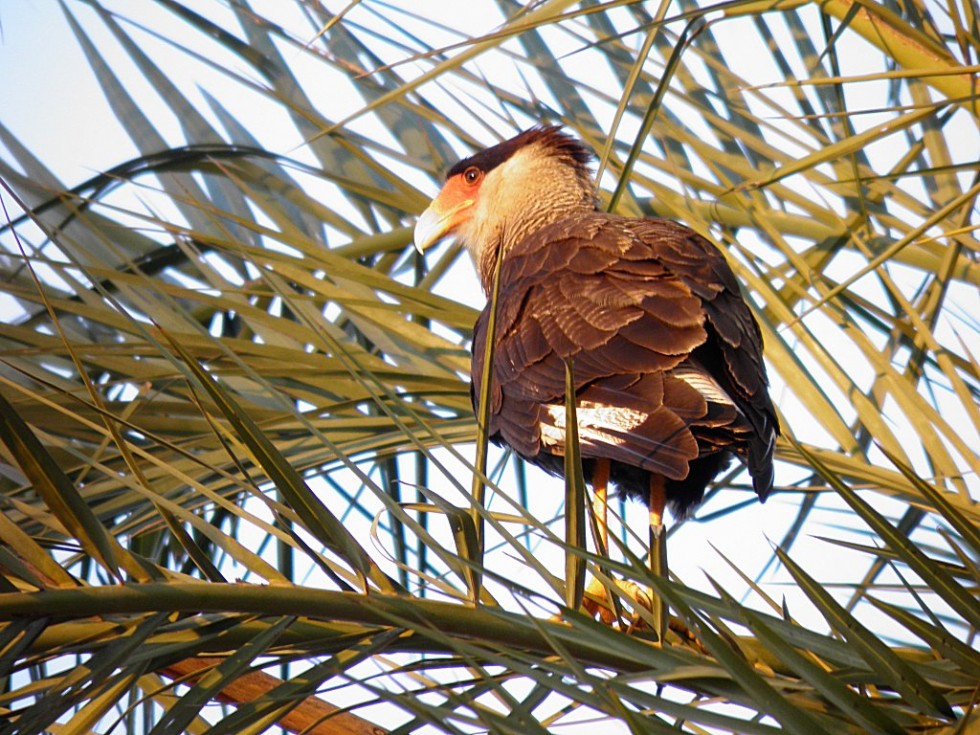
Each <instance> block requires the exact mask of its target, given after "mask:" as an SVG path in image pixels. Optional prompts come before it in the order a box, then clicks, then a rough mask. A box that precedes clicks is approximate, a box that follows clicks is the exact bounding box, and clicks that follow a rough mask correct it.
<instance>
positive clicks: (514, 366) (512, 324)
mask: <svg viewBox="0 0 980 735" xmlns="http://www.w3.org/2000/svg"><path fill="white" fill-rule="evenodd" d="M500 277H501V289H500V296H499V298H498V317H497V334H496V339H495V355H494V391H493V394H492V418H491V434H495V435H498V437H499V439H501V440H503V441H504V442H506V443H507V444H509V445H510V446H512V447H513V448H514V449H515V450H516V451H517V452H518V453H519V454H521V455H522V456H524V457H526V458H528V459H530V460H531V461H540V460H541V458H542V455H560V454H562V453H563V451H564V444H563V442H564V408H563V404H564V381H565V367H564V361H565V360H568V359H571V360H572V364H573V366H574V371H575V378H576V393H577V397H578V408H577V411H578V418H579V433H580V438H581V441H582V452H583V455H584V456H586V457H605V458H608V459H610V460H613V461H615V462H621V463H623V464H625V465H630V466H633V467H637V468H639V469H641V470H645V471H648V472H655V473H657V474H661V475H663V476H665V477H667V478H669V479H671V480H683V479H684V478H685V477H686V476H687V474H688V467H689V464H690V462H691V461H692V460H694V459H696V458H697V457H698V456H701V455H705V454H710V453H713V452H722V451H735V452H737V453H739V454H742V455H743V456H745V457H746V458H747V459H748V461H749V468H750V471H751V473H752V475H753V477H754V479H755V485H756V490H757V492H759V494H760V496H762V497H764V496H765V494H766V493H768V491H769V489H771V486H772V468H771V466H772V440H773V438H774V432H775V430H776V419H775V413H774V411H773V409H772V405H771V403H770V402H769V398H768V392H767V389H766V378H765V369H764V366H763V364H762V341H761V336H760V333H759V329H758V326H757V325H756V323H755V320H754V318H753V317H752V314H751V312H750V311H749V309H748V307H747V306H746V305H745V303H744V301H743V300H742V298H741V296H740V294H739V291H738V284H737V281H736V280H735V277H734V275H733V274H732V272H731V269H730V268H729V266H728V264H727V262H726V261H725V259H724V257H723V256H722V255H721V253H719V252H718V250H717V249H716V248H714V246H712V245H711V244H710V243H708V242H707V241H706V240H704V239H703V238H701V237H699V236H698V235H697V234H696V233H694V232H693V231H692V230H690V229H688V228H686V227H683V226H682V225H679V224H676V223H673V222H668V221H662V220H652V219H648V220H636V219H624V218H619V217H613V216H610V215H606V214H603V213H598V212H597V213H590V214H587V215H580V216H576V217H574V218H569V219H566V220H562V221H560V222H557V223H555V224H552V225H549V226H548V227H545V228H543V229H542V230H540V231H538V232H536V233H535V234H533V235H531V236H530V237H528V238H526V239H525V240H523V241H522V242H521V243H519V244H518V245H517V246H515V248H514V249H513V250H512V251H511V252H510V253H508V255H507V257H506V258H505V260H504V262H503V264H502V266H501V274H500ZM487 316H488V312H487V310H486V309H485V310H484V313H483V314H481V317H480V319H479V320H478V322H477V325H476V331H475V335H474V359H473V381H474V385H479V381H480V376H481V373H482V364H483V349H484V342H485V339H486V336H485V328H486V327H485V325H486V320H487Z"/></svg>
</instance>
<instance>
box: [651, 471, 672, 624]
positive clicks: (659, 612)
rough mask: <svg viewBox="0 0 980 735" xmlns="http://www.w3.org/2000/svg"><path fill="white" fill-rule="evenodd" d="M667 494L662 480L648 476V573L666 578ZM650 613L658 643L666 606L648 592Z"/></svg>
mask: <svg viewBox="0 0 980 735" xmlns="http://www.w3.org/2000/svg"><path fill="white" fill-rule="evenodd" d="M666 505H667V493H666V490H665V488H664V478H663V477H657V476H655V475H651V476H650V571H651V572H653V573H654V574H655V575H657V576H658V577H664V578H666V577H667V534H666V533H664V508H665V506H666ZM650 600H651V603H652V604H651V606H650V612H651V613H652V614H653V623H654V630H655V631H656V632H657V636H658V638H659V640H660V641H663V639H664V634H665V633H666V632H667V620H668V617H667V604H666V603H665V602H664V600H663V598H661V597H660V595H658V594H657V593H656V591H654V590H651V591H650Z"/></svg>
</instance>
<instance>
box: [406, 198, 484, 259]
mask: <svg viewBox="0 0 980 735" xmlns="http://www.w3.org/2000/svg"><path fill="white" fill-rule="evenodd" d="M444 195H445V190H443V191H442V192H440V194H439V196H437V197H436V198H435V199H433V200H432V204H430V205H429V207H428V209H426V210H425V211H424V212H422V214H421V215H420V216H419V218H418V221H417V222H416V223H415V249H416V250H418V251H419V252H420V253H422V252H425V249H426V248H427V247H429V246H430V245H432V244H433V243H435V242H437V241H438V240H440V239H441V238H443V237H445V236H446V235H448V234H449V233H450V232H452V231H453V230H454V229H456V228H457V227H458V226H459V225H460V224H461V223H462V222H463V220H465V219H466V217H465V215H464V212H465V211H466V210H467V209H469V208H470V207H472V206H473V200H472V199H461V200H459V201H457V202H455V203H453V204H452V205H450V206H448V207H447V206H446V205H447V202H445V201H444V199H445V198H446V197H445V196H444Z"/></svg>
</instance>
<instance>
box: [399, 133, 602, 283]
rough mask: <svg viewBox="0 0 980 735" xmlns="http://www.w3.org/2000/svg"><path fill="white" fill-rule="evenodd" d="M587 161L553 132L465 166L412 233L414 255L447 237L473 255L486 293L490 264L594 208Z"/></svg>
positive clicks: (456, 169) (579, 148) (525, 136)
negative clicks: (523, 241) (546, 227)
mask: <svg viewBox="0 0 980 735" xmlns="http://www.w3.org/2000/svg"><path fill="white" fill-rule="evenodd" d="M591 160H592V153H591V151H589V149H588V148H586V147H585V146H584V145H583V144H582V143H581V142H579V141H578V140H577V139H575V138H573V137H572V136H570V135H568V134H567V133H564V132H562V131H561V129H560V128H558V127H556V126H535V127H533V128H530V129H529V130H525V131H524V132H523V133H520V134H519V135H517V136H515V137H514V138H511V139H510V140H507V141H504V142H503V143H499V144H497V145H495V146H492V147H490V148H486V149H485V150H482V151H480V152H479V153H477V154H476V155H473V156H470V157H469V158H465V159H463V160H462V161H460V162H459V163H457V164H456V165H455V166H453V167H452V168H451V169H449V173H448V174H446V183H445V184H443V187H442V191H440V192H439V195H438V196H437V197H436V198H435V199H433V200H432V203H431V204H430V205H429V207H428V209H426V210H425V211H424V212H423V213H422V215H421V216H420V217H419V219H418V222H417V223H416V225H415V247H416V248H417V249H418V250H419V252H423V251H424V250H425V248H427V247H429V246H430V245H432V244H433V243H435V242H437V241H438V240H440V239H442V238H443V237H446V236H449V235H454V236H455V237H456V238H457V240H459V241H460V242H461V243H462V244H463V245H464V246H466V248H467V249H468V250H469V251H470V253H471V254H472V255H473V258H474V260H475V261H476V263H477V268H478V270H479V271H480V277H481V280H482V281H483V286H484V288H485V289H487V290H488V291H489V288H490V283H489V281H490V279H491V278H492V273H493V264H494V262H495V261H496V257H497V252H498V250H500V248H504V249H505V250H506V249H508V248H510V247H511V246H513V245H515V244H516V243H517V242H519V241H520V240H521V239H522V238H524V237H526V236H527V235H529V234H530V233H532V232H534V231H535V230H537V229H539V228H541V227H543V226H544V225H547V224H550V223H551V222H555V221H557V220H559V219H561V218H563V217H566V216H568V215H570V214H573V213H575V212H577V211H582V210H593V209H595V206H596V190H595V184H594V183H593V179H592V174H591V172H590V171H589V169H588V163H589V162H590V161H591Z"/></svg>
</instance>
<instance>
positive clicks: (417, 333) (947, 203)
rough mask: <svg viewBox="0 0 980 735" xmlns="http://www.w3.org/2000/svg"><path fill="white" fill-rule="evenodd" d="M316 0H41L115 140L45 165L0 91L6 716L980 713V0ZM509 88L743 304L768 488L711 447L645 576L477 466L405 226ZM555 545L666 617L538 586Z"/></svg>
mask: <svg viewBox="0 0 980 735" xmlns="http://www.w3.org/2000/svg"><path fill="white" fill-rule="evenodd" d="M336 5H337V7H334V6H333V5H331V6H330V8H331V10H328V9H327V8H326V7H325V6H324V4H322V3H318V2H305V1H301V0H297V2H295V3H290V4H287V3H277V4H271V5H269V6H268V7H265V8H260V7H259V6H260V3H257V2H256V3H247V2H244V0H234V1H232V2H227V3H207V2H201V3H181V2H176V1H173V0H157V2H150V0H142V2H140V3H135V4H134V3H127V4H122V3H121V4H119V7H118V8H116V9H114V8H112V7H110V5H109V3H107V2H105V3H100V2H97V1H96V0H88V1H85V2H82V1H81V0H79V1H76V2H70V1H67V0H66V2H64V3H62V6H61V12H62V13H63V18H64V22H65V23H66V27H67V28H68V29H69V31H70V34H71V39H72V41H71V43H72V45H73V49H74V50H75V51H76V52H78V53H79V54H81V55H83V56H84V59H85V61H86V64H87V71H86V73H90V74H91V75H92V77H93V78H94V79H95V80H96V81H97V83H98V85H99V88H100V90H101V93H102V95H103V98H104V99H100V100H97V101H96V102H95V103H93V106H92V108H91V109H90V110H84V111H79V114H80V115H97V116H100V118H99V119H104V120H107V123H106V125H107V128H106V130H107V134H110V133H109V132H108V131H115V130H118V131H119V135H120V140H119V141H118V143H119V150H123V151H125V150H127V149H128V150H129V153H124V154H122V155H121V156H120V158H118V159H116V160H111V161H90V162H89V164H90V165H91V166H92V167H93V168H98V169H100V170H102V171H104V172H103V173H98V174H96V175H93V176H91V177H90V178H87V179H86V180H83V181H75V180H68V181H65V180H63V177H62V174H61V173H60V171H59V165H58V161H56V160H47V158H48V157H47V154H46V151H45V150H44V149H42V148H39V147H37V145H36V144H35V143H34V142H33V138H32V136H31V134H30V133H31V131H30V130H29V129H27V128H25V127H24V126H25V123H24V121H25V120H27V121H30V119H31V118H30V114H29V111H25V110H16V111H15V110H11V109H9V108H5V109H4V111H3V112H2V113H0V144H2V148H0V186H2V189H0V200H2V202H3V205H4V208H5V211H6V213H7V215H6V216H7V220H6V222H5V223H4V224H2V226H0V244H2V251H0V263H2V268H3V277H2V279H0V289H2V298H3V302H2V303H3V304H4V311H5V318H4V319H3V320H2V324H0V444H2V447H0V470H2V472H0V497H2V504H0V573H2V574H0V677H3V678H2V681H3V684H4V687H3V689H2V692H0V713H2V715H3V717H2V718H0V729H3V730H4V731H14V732H20V733H35V732H55V733H59V734H60V733H81V732H89V731H96V732H109V731H114V732H120V731H126V732H143V731H146V732H151V733H153V734H154V735H155V734H156V733H164V732H182V731H185V730H186V731H189V732H201V733H205V732H206V733H213V734H215V735H217V734H218V733H224V732H236V733H237V732H263V731H265V730H266V729H268V728H271V727H273V726H274V725H278V726H280V727H285V728H288V729H292V730H294V731H300V730H304V728H311V729H307V730H306V731H307V732H372V731H376V730H374V728H375V727H377V728H381V729H385V730H391V731H392V732H410V731H415V730H422V731H429V732H450V733H460V732H479V731H489V732H494V733H514V732H521V733H537V732H547V731H550V730H552V729H555V730H556V731H560V732H566V731H572V732H575V731H590V732H591V731H593V730H594V728H596V727H598V726H600V725H598V724H597V721H599V722H602V721H607V722H605V723H604V724H602V725H601V726H604V727H605V726H608V727H612V728H614V729H615V730H616V731H617V732H635V733H639V732H644V733H646V732H694V733H702V732H745V733H772V732H776V731H781V730H785V731H788V732H794V733H795V732H798V733H835V734H836V733H845V732H846V733H869V732H870V733H903V732H909V731H923V732H949V733H953V732H965V731H966V729H967V728H968V727H969V726H970V722H971V721H972V722H973V724H974V726H975V719H974V718H975V715H974V710H975V707H976V703H977V699H978V696H980V695H978V692H980V690H978V682H980V661H978V658H977V656H976V653H975V651H974V648H973V647H974V645H975V635H976V631H977V628H978V626H980V606H978V604H977V587H978V581H980V579H978V556H980V534H978V531H977V526H978V523H977V521H978V510H977V506H976V502H975V500H974V495H975V494H976V491H977V470H978V465H980V461H978V456H977V452H976V448H977V446H980V439H978V430H980V409H978V401H977V397H978V390H980V380H978V377H980V375H978V372H980V370H978V362H977V356H976V346H977V344H978V341H977V334H978V332H980V329H978V323H977V313H978V312H977V301H976V287H977V285H978V283H980V264H978V262H977V251H978V242H977V238H976V227H977V217H976V211H977V209H976V200H977V195H978V193H980V176H978V172H977V168H976V158H977V151H978V149H980V138H978V135H977V129H978V126H977V123H978V119H980V97H978V88H977V70H978V65H977V64H978V62H977V57H978V55H980V42H978V40H977V39H978V38H980V33H978V16H977V12H976V7H975V6H974V5H972V4H971V3H970V1H969V0H953V2H950V3H942V4H940V3H933V2H925V3H915V2H910V1H905V0H900V1H899V2H888V3H884V2H864V3H856V2H852V1H851V0H828V2H824V3H821V4H817V3H811V2H803V1H801V0H788V1H787V2H780V1H775V0H774V1H769V0H765V1H760V0H733V1H732V2H725V3H719V4H715V5H709V4H702V5H698V4H695V3H691V2H688V1H687V0H681V1H680V2H676V3H666V2H665V3H660V4H658V3H655V2H645V3H641V2H585V3H573V2H566V1H565V0H543V1H542V2H538V3H535V4H531V5H528V6H526V7H525V6H521V5H519V4H517V3H514V2H509V1H508V0H499V1H498V2H497V3H496V4H490V3H489V2H486V3H478V4H473V5H471V6H467V7H468V8H470V10H469V11H463V12H461V13H460V14H459V15H458V17H456V18H454V19H452V20H451V21H450V20H446V19H443V18H441V17H439V16H440V13H437V12H434V11H432V10H431V9H426V8H424V4H423V6H422V7H423V9H422V10H417V9H414V10H413V9H412V8H416V7H419V6H417V4H412V3H405V7H400V6H394V5H390V4H387V3H381V2H370V1H368V0H363V1H362V2H353V3H350V4H349V5H343V4H340V3H338V4H336ZM331 11H334V12H335V13H336V14H333V13H332V12H331ZM0 14H2V12H0ZM454 24H456V25H454ZM457 26H458V27H460V28H464V30H457ZM37 53H39V54H40V53H43V51H42V50H40V49H39V50H38V52H37ZM24 62H25V63H27V64H29V63H31V60H30V59H25V60H24ZM15 112H16V113H17V114H15ZM540 120H548V121H553V122H559V123H561V124H563V125H565V126H566V127H567V128H568V129H569V130H572V131H574V132H575V133H576V134H578V135H579V136H581V137H582V138H583V139H584V140H585V141H586V142H588V143H589V144H590V145H592V146H593V147H594V148H595V150H596V152H597V155H598V161H597V169H598V172H599V175H600V176H601V181H602V184H603V188H604V197H605V199H604V202H605V203H606V204H607V205H608V207H609V208H610V209H611V210H613V211H617V212H621V213H625V214H630V215H651V216H664V217H669V218H672V219H678V220H681V221H683V222H685V223H686V224H688V225H690V226H691V227H693V228H695V229H696V230H698V231H699V232H701V233H702V234H704V235H705V236H707V237H709V238H710V239H712V240H713V241H714V242H716V243H718V244H719V245H721V246H722V248H723V249H724V250H725V252H726V253H727V254H728V255H729V256H730V260H731V261H732V263H733V266H734V268H735V270H736V272H737V274H738V275H739V277H740V279H741V280H742V283H743V285H744V286H745V291H746V294H747V297H748V298H749V300H750V301H751V303H752V305H753V307H754V308H755V309H756V312H757V316H758V318H759V321H760V324H761V326H762V329H763V332H764V336H765V341H766V350H767V359H768V362H769V368H770V374H771V377H772V380H773V395H774V398H775V400H776V403H777V404H778V406H779V408H780V412H781V418H782V420H783V425H784V437H783V438H782V439H781V440H780V444H779V446H778V451H777V454H778V459H779V467H778V473H777V484H778V488H777V493H776V495H775V497H774V498H773V499H772V500H771V501H770V503H769V504H768V505H767V506H766V507H765V509H764V510H762V509H760V508H759V506H757V505H756V504H755V503H754V502H753V501H751V500H748V498H750V497H751V494H750V493H749V492H748V487H747V484H746V482H745V479H744V477H742V476H741V473H740V472H739V471H733V472H732V473H731V474H730V475H728V476H726V477H723V478H720V481H719V482H718V483H717V486H715V487H713V488H712V490H711V491H710V493H709V500H708V502H707V504H706V506H705V508H704V509H703V511H702V513H701V514H700V518H699V519H698V520H696V521H694V522H687V523H685V524H682V525H679V526H677V527H675V528H674V529H673V530H672V533H671V539H670V545H669V546H670V553H671V556H672V565H671V566H672V569H674V571H675V572H676V576H673V577H672V578H671V579H669V580H664V579H659V578H656V577H654V576H653V575H651V574H650V573H649V571H648V570H647V568H646V566H645V564H644V563H643V561H642V560H643V556H644V553H645V549H644V546H643V544H644V541H643V540H641V539H639V538H637V537H636V536H635V535H633V534H632V533H631V531H630V528H631V524H630V523H628V520H629V519H628V518H626V517H624V518H623V519H622V522H620V523H619V524H618V525H617V526H616V529H617V533H616V534H615V535H614V542H615V543H614V549H613V552H614V553H613V554H612V557H611V559H610V560H608V561H606V560H603V559H600V558H599V557H597V556H596V555H595V554H593V553H591V552H589V551H588V550H587V549H586V548H579V547H574V548H573V547H570V546H569V545H567V544H566V543H565V542H564V540H563V536H564V534H563V524H562V523H561V515H562V513H563V512H564V511H563V508H562V500H563V498H564V494H563V492H562V487H561V484H560V483H555V482H553V481H549V480H546V479H545V478H543V477H542V476H541V475H539V474H535V473H533V472H531V471H529V470H527V469H525V468H524V467H523V466H522V465H520V464H519V463H517V462H516V461H515V460H513V458H511V457H509V456H508V455H506V454H504V453H500V452H495V451H494V450H491V451H490V452H489V455H488V460H487V463H486V465H485V466H484V465H483V464H482V463H481V462H479V461H477V462H474V455H475V451H474V447H475V446H477V448H480V449H482V448H483V447H484V445H485V442H484V440H482V439H481V438H480V437H479V432H478V430H477V422H476V420H475V419H474V416H473V413H472V411H471V408H470V397H469V392H470V387H469V385H468V381H467V379H466V376H467V375H468V365H469V357H468V339H469V338H470V335H471V328H472V324H473V322H474V319H475V316H476V313H477V309H479V308H480V307H481V306H482V302H481V301H480V300H479V299H478V298H477V297H476V296H475V289H474V285H473V284H475V281H474V280H473V277H472V272H471V266H470V264H469V263H468V262H467V260H466V257H465V256H464V255H461V253H460V251H459V249H458V248H457V247H455V246H452V245H449V246H445V247H442V248H440V249H438V250H437V251H435V253H434V254H432V255H429V256H428V258H427V260H426V261H422V260H421V259H420V257H419V256H418V255H417V254H415V252H414V251H413V250H412V247H411V231H412V221H413V217H414V215H415V214H417V213H418V212H420V211H421V210H422V209H423V207H424V206H425V204H426V201H427V200H428V196H429V195H430V194H431V193H432V192H433V191H434V189H435V185H436V182H438V180H439V178H440V177H441V174H442V172H443V171H444V170H445V168H446V166H447V165H448V164H450V163H452V162H453V161H455V160H456V159H457V158H458V157H460V156H461V155H463V154H465V153H467V152H468V151H472V150H473V149H474V148H476V147H481V146H483V145H487V144H490V143H492V142H495V141H497V140H499V139H503V138H505V137H509V136H510V135H511V134H513V132H515V131H516V130H518V129H520V128H523V127H526V126H528V125H530V124H532V123H534V122H537V121H540ZM64 125H65V133H66V134H71V125H72V121H71V120H70V119H66V120H65V123H64ZM18 126H20V127H18ZM123 136H124V137H123ZM474 466H476V467H477V468H482V469H477V470H474ZM474 472H476V482H473V481H472V478H473V477H474ZM483 487H486V497H480V492H477V494H476V495H474V490H473V488H483ZM763 513H764V514H766V515H767V516H768V517H769V518H770V519H771V520H770V521H769V522H768V523H767V524H766V526H765V528H766V529H778V531H779V533H780V537H779V538H777V539H774V540H773V542H772V545H771V546H769V545H767V544H768V542H767V541H766V538H765V534H764V530H765V529H763V528H762V527H761V526H759V525H755V524H759V523H760V521H759V519H760V518H761V517H763V516H762V515H761V514H763ZM623 515H624V516H628V515H630V511H629V509H623ZM640 526H642V524H639V525H638V524H635V523H634V524H632V527H634V528H636V527H640ZM712 546H714V547H715V548H712ZM747 548H754V549H756V550H758V549H759V548H763V549H764V551H763V552H762V553H761V554H760V553H757V551H756V552H753V553H748V552H746V549H747ZM566 552H570V553H571V554H573V555H577V556H579V557H580V559H581V560H582V561H584V562H585V563H586V565H587V566H588V568H589V570H590V572H591V573H593V574H597V575H600V577H603V578H606V576H607V575H609V576H612V577H615V578H618V579H621V580H625V581H626V582H627V583H634V584H635V585H637V586H639V587H640V588H646V587H653V588H654V589H655V590H656V592H657V593H658V594H659V595H661V596H662V597H663V598H664V599H665V600H666V601H667V602H668V603H669V605H670V608H671V612H672V614H673V615H674V616H675V619H676V620H677V621H678V625H676V626H675V628H674V631H673V632H672V633H671V636H670V638H669V640H668V642H667V644H666V645H663V646H657V645H654V644H653V643H651V642H650V640H649V636H648V635H647V634H646V633H645V632H644V630H643V625H642V622H643V618H644V617H648V613H647V612H645V611H644V610H643V609H642V608H641V609H638V610H636V611H635V614H636V615H637V616H638V617H639V618H640V621H639V623H640V624H637V625H636V626H634V627H629V626H625V625H623V626H618V627H609V626H605V625H601V624H599V623H597V622H595V621H593V620H592V619H590V618H588V617H587V616H585V615H583V614H582V613H580V612H579V611H576V610H571V609H568V608H566V607H565V601H566V600H567V599H574V596H572V597H571V598H570V597H569V596H567V595H566V588H565V587H566V585H565V579H564V576H563V573H562V572H558V571H556V570H559V569H562V567H561V562H560V559H562V558H563V555H564V554H566ZM556 560H557V561H556ZM698 570H703V574H702V573H701V572H700V571H698ZM695 572H697V574H696V575H695ZM694 576H697V579H694ZM630 603H631V600H630V598H629V597H628V596H624V597H623V604H624V605H626V606H627V607H630V606H631V605H630ZM338 708H339V709H338ZM113 728H114V729H113ZM569 729H570V730H569Z"/></svg>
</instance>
